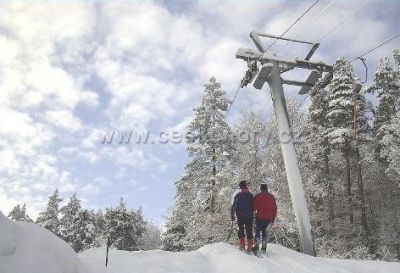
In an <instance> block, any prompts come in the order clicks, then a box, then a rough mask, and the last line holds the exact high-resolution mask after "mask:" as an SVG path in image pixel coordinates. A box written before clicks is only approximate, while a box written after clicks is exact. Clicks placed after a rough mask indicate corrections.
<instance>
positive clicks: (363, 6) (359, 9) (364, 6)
mask: <svg viewBox="0 0 400 273" xmlns="http://www.w3.org/2000/svg"><path fill="white" fill-rule="evenodd" d="M370 2H371V0H367V1H365V3H364V4H363V5H362V6H361V7H359V8H358V9H357V10H356V11H355V12H353V13H352V14H350V15H349V16H347V17H346V18H344V19H343V20H342V21H340V22H339V23H338V24H337V25H336V26H334V27H333V28H332V29H331V30H330V31H328V32H327V33H325V34H324V35H323V36H322V37H321V38H319V40H318V41H317V43H319V42H321V41H322V40H323V39H325V38H326V37H328V36H329V35H330V34H331V33H332V32H334V31H335V30H336V29H338V28H339V27H340V26H342V25H343V24H345V23H347V21H348V20H350V18H352V17H353V16H356V15H357V14H358V13H359V12H360V11H362V10H363V9H364V8H366V7H367V6H368V4H369V3H370Z"/></svg>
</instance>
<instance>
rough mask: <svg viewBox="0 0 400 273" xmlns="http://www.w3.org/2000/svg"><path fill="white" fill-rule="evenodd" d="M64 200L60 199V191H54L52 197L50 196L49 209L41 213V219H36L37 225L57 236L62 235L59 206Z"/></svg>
mask: <svg viewBox="0 0 400 273" xmlns="http://www.w3.org/2000/svg"><path fill="white" fill-rule="evenodd" d="M61 201H62V199H61V198H60V197H59V194H58V189H56V190H55V191H54V193H53V194H52V195H50V196H49V201H48V202H47V207H46V210H45V211H44V212H40V213H39V217H38V218H37V219H36V223H37V224H39V225H41V226H42V227H44V228H46V229H48V230H50V231H51V232H53V233H54V234H56V235H57V236H59V235H60V232H59V225H60V223H59V218H58V214H59V212H60V211H59V205H60V202H61Z"/></svg>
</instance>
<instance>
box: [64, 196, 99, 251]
mask: <svg viewBox="0 0 400 273" xmlns="http://www.w3.org/2000/svg"><path fill="white" fill-rule="evenodd" d="M60 213H61V218H60V235H61V237H62V238H63V239H64V240H65V241H66V242H67V243H69V244H70V245H71V247H72V248H73V249H74V250H75V251H76V252H79V251H82V250H84V249H87V248H89V247H90V246H91V245H92V243H93V242H94V240H95V226H94V219H93V218H92V216H91V214H90V212H89V211H88V210H84V209H82V207H81V204H80V200H79V199H78V197H77V195H76V193H74V194H73V195H72V196H71V197H70V199H69V201H68V203H67V204H66V205H65V206H64V207H62V208H61V209H60Z"/></svg>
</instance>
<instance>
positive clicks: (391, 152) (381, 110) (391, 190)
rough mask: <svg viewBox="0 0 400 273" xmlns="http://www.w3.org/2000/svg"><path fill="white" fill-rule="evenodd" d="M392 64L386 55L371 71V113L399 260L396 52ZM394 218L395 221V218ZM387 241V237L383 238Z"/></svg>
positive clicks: (399, 130) (399, 88) (399, 87)
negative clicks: (374, 98) (374, 101)
mask: <svg viewBox="0 0 400 273" xmlns="http://www.w3.org/2000/svg"><path fill="white" fill-rule="evenodd" d="M394 59H395V64H396V65H397V67H393V66H392V64H391V62H390V59H389V58H383V59H381V61H380V63H379V65H378V68H377V70H376V73H375V83H374V86H373V90H374V91H375V92H376V94H377V97H378V101H379V104H378V107H377V109H376V113H375V121H374V133H375V135H374V137H375V142H376V147H377V149H376V150H377V157H378V159H379V160H380V161H381V162H382V163H383V164H384V166H385V173H386V176H387V178H388V179H387V182H386V183H387V184H386V189H387V192H388V194H389V196H387V197H386V198H388V199H387V200H391V202H390V204H388V205H389V206H391V207H393V208H394V210H393V214H391V213H390V211H389V212H388V215H389V217H390V218H392V219H393V220H394V221H390V222H389V223H390V226H394V228H395V229H397V231H396V233H397V245H396V247H397V255H398V258H399V260H400V201H399V199H400V182H399V179H400V173H399V155H398V154H399V150H400V149H399V146H400V127H399V125H400V122H399V118H400V117H399V111H400V71H399V55H398V54H397V53H396V52H395V54H394ZM396 219H397V221H396ZM387 240H390V238H387Z"/></svg>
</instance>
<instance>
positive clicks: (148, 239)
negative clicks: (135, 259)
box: [139, 222, 161, 250]
mask: <svg viewBox="0 0 400 273" xmlns="http://www.w3.org/2000/svg"><path fill="white" fill-rule="evenodd" d="M139 246H140V249H142V250H151V249H159V248H160V247H161V230H160V228H159V227H158V226H156V225H155V224H153V223H151V222H149V223H147V225H146V228H145V232H144V233H143V234H142V236H141V237H140V239H139Z"/></svg>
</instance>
